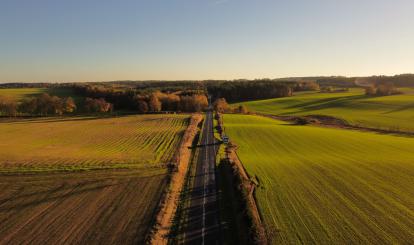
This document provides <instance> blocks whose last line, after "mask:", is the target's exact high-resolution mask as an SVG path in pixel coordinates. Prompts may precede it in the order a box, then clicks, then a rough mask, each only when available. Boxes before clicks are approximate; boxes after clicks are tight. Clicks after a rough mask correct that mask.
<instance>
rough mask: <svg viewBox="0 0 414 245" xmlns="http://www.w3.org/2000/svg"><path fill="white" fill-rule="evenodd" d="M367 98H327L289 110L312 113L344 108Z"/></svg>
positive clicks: (360, 96) (355, 96)
mask: <svg viewBox="0 0 414 245" xmlns="http://www.w3.org/2000/svg"><path fill="white" fill-rule="evenodd" d="M365 98H367V97H366V96H365V95H353V96H346V97H339V98H326V99H320V100H313V101H309V102H305V103H300V104H295V105H292V106H289V107H287V108H288V109H297V108H301V109H300V110H299V112H311V111H315V110H321V109H329V108H336V107H344V106H345V105H346V104H348V103H349V102H355V101H357V100H360V99H365Z"/></svg>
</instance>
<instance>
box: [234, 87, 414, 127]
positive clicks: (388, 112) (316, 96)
mask: <svg viewBox="0 0 414 245" xmlns="http://www.w3.org/2000/svg"><path fill="white" fill-rule="evenodd" d="M402 91H403V92H404V94H401V95H393V96H382V97H368V96H365V95H364V91H363V89H351V90H350V91H349V92H340V93H319V92H302V93H297V94H295V95H294V96H292V97H286V98H276V99H269V100H260V101H250V102H244V103H241V104H244V105H246V106H247V107H248V109H249V110H251V111H256V112H261V113H268V114H273V115H328V116H334V117H338V118H341V119H344V120H346V121H347V122H348V123H350V124H352V125H357V126H363V127H370V128H380V129H391V130H399V131H410V132H413V131H414V124H413V123H412V121H413V120H414V90H413V89H402Z"/></svg>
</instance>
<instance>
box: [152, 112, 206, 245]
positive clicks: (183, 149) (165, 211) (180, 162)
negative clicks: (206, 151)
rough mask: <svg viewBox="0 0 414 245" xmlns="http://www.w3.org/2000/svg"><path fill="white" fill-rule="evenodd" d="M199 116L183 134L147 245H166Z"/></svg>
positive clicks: (191, 120) (192, 118)
mask: <svg viewBox="0 0 414 245" xmlns="http://www.w3.org/2000/svg"><path fill="white" fill-rule="evenodd" d="M202 119H203V116H202V115H201V114H193V115H192V116H191V118H190V122H189V125H188V127H187V129H186V131H185V132H184V135H183V138H182V140H181V144H180V147H179V149H178V151H177V153H176V154H175V156H174V161H173V162H174V164H175V165H174V166H173V170H172V173H171V176H170V181H169V184H168V187H167V192H166V193H165V194H164V197H163V198H162V200H161V201H160V204H159V211H158V213H157V215H156V223H155V225H154V227H153V230H152V231H151V232H150V237H149V239H148V243H149V244H167V243H168V234H169V233H170V229H171V226H172V221H173V217H174V215H175V212H176V210H177V206H178V202H179V197H180V193H181V190H182V188H183V185H184V181H185V176H186V173H187V170H188V164H189V160H190V157H191V149H190V147H191V145H192V143H193V140H194V137H195V136H196V135H197V133H198V130H199V129H198V124H199V123H200V122H201V121H202Z"/></svg>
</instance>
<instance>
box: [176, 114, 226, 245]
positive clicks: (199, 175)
mask: <svg viewBox="0 0 414 245" xmlns="http://www.w3.org/2000/svg"><path fill="white" fill-rule="evenodd" d="M215 143H216V141H215V139H214V135H213V113H212V112H211V111H208V112H207V113H206V117H205V122H204V127H203V132H202V138H201V145H199V147H197V151H198V159H197V162H196V171H195V175H194V176H192V177H193V185H192V187H191V189H190V190H189V191H190V207H189V210H188V212H187V213H188V216H187V217H186V224H185V227H184V238H183V240H184V244H220V222H219V207H218V203H217V188H216V176H215V161H216V152H217V149H218V146H217V145H215Z"/></svg>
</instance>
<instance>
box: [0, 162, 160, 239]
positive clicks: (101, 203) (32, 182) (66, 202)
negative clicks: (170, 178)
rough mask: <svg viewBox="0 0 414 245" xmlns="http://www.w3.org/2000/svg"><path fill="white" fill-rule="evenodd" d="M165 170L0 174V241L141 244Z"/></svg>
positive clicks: (149, 223) (154, 206)
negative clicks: (148, 171) (154, 173)
mask: <svg viewBox="0 0 414 245" xmlns="http://www.w3.org/2000/svg"><path fill="white" fill-rule="evenodd" d="M166 176H167V175H166V173H164V174H162V173H161V174H156V175H151V176H142V175H140V173H139V172H136V171H134V170H111V171H106V170H105V171H104V170H102V171H90V172H63V173H38V174H9V175H1V176H0V190H1V192H0V221H1V225H0V244H103V243H104V244H142V243H144V242H145V236H146V234H147V233H148V231H149V229H150V228H151V225H152V219H153V217H154V215H155V213H154V212H155V210H156V205H157V203H158V202H159V200H160V195H161V194H160V192H159V191H158V190H160V189H161V188H163V186H165V184H166Z"/></svg>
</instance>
